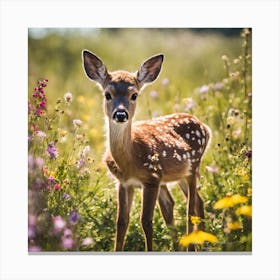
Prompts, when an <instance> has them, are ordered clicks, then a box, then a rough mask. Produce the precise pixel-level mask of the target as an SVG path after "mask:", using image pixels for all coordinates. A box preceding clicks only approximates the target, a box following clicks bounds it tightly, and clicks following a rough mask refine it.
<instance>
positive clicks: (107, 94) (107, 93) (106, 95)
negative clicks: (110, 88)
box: [105, 92, 112, 100]
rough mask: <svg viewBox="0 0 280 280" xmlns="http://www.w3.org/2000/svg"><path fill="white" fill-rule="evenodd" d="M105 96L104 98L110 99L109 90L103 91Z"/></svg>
mask: <svg viewBox="0 0 280 280" xmlns="http://www.w3.org/2000/svg"><path fill="white" fill-rule="evenodd" d="M105 98H106V100H111V99H112V96H111V94H110V93H109V92H105Z"/></svg>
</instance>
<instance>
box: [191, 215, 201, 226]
mask: <svg viewBox="0 0 280 280" xmlns="http://www.w3.org/2000/svg"><path fill="white" fill-rule="evenodd" d="M191 223H192V224H193V225H199V224H200V223H201V218H200V217H197V216H191Z"/></svg>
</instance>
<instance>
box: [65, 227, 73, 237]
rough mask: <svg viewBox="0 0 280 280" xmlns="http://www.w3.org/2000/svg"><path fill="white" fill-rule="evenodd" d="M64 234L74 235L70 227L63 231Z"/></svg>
mask: <svg viewBox="0 0 280 280" xmlns="http://www.w3.org/2000/svg"><path fill="white" fill-rule="evenodd" d="M63 235H64V236H70V235H72V231H71V229H70V228H66V229H65V230H64V231H63Z"/></svg>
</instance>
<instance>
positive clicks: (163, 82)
mask: <svg viewBox="0 0 280 280" xmlns="http://www.w3.org/2000/svg"><path fill="white" fill-rule="evenodd" d="M161 84H162V85H163V86H167V85H168V84H169V79H168V78H164V79H163V80H162V81H161Z"/></svg>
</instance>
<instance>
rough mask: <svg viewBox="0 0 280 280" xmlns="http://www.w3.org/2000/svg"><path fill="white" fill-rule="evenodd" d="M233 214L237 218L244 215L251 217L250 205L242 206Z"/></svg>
mask: <svg viewBox="0 0 280 280" xmlns="http://www.w3.org/2000/svg"><path fill="white" fill-rule="evenodd" d="M235 214H236V215H237V216H240V215H245V216H249V217H252V206H251V205H244V206H241V207H239V208H237V209H236V210H235Z"/></svg>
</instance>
